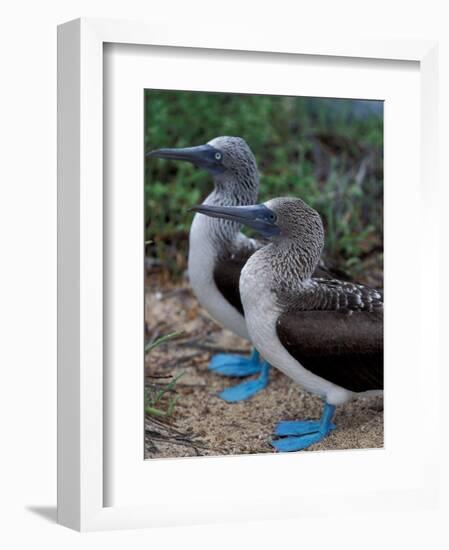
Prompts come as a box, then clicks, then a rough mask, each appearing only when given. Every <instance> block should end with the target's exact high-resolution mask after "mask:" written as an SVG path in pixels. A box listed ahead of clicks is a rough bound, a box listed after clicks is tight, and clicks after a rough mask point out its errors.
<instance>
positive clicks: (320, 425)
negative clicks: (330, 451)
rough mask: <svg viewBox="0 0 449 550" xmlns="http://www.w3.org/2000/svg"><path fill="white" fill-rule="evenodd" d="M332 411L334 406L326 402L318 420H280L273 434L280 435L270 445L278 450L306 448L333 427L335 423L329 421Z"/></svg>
mask: <svg viewBox="0 0 449 550" xmlns="http://www.w3.org/2000/svg"><path fill="white" fill-rule="evenodd" d="M334 412H335V406H334V405H329V404H328V403H326V405H325V407H324V411H323V414H322V416H321V419H320V420H302V421H294V420H287V421H284V422H280V423H279V424H278V425H277V427H276V430H275V435H277V436H281V437H280V439H275V440H273V441H271V445H273V447H274V448H275V449H276V450H277V451H280V452H292V451H301V450H302V449H307V447H310V445H313V444H314V443H318V442H319V441H321V440H322V439H324V438H325V437H326V436H327V435H329V433H330V432H331V431H332V430H334V429H335V424H333V423H332V422H331V420H332V417H333V415H334ZM282 436H285V437H282Z"/></svg>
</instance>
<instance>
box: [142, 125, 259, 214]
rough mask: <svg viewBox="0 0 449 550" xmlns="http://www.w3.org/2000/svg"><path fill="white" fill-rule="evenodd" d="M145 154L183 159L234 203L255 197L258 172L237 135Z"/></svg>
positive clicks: (243, 142)
mask: <svg viewBox="0 0 449 550" xmlns="http://www.w3.org/2000/svg"><path fill="white" fill-rule="evenodd" d="M147 156H148V157H157V158H164V159H171V160H181V161H187V162H191V163H192V164H194V165H195V166H196V167H198V168H201V169H203V170H206V171H208V172H209V173H210V174H212V175H213V176H214V183H215V187H216V188H217V189H218V190H220V191H222V192H223V191H224V194H229V195H230V196H232V197H233V200H232V202H231V204H232V203H234V204H251V202H254V201H255V200H256V199H257V193H258V190H259V172H258V169H257V163H256V159H255V158H254V155H253V153H252V151H251V149H250V148H249V146H248V144H247V143H246V141H245V140H244V139H242V138H240V137H233V136H220V137H216V138H214V139H212V140H210V141H209V142H208V143H206V144H205V145H198V146H195V147H183V148H180V149H157V150H155V151H150V152H149V153H147Z"/></svg>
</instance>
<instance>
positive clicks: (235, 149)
mask: <svg viewBox="0 0 449 550" xmlns="http://www.w3.org/2000/svg"><path fill="white" fill-rule="evenodd" d="M147 156H149V157H158V158H164V159H172V160H181V161H188V162H191V163H193V164H194V165H195V166H196V167H198V168H202V169H204V170H207V171H208V172H209V173H210V174H211V175H212V176H213V181H214V190H213V191H212V193H211V194H210V195H209V196H208V197H207V198H206V199H205V201H204V203H203V204H204V205H209V206H239V205H250V204H254V203H255V202H256V200H257V195H258V192H259V172H258V169H257V164H256V159H255V158H254V155H253V153H252V151H251V149H250V148H249V146H248V145H247V143H246V142H245V140H243V139H242V138H239V137H230V136H221V137H217V138H215V139H212V140H211V141H209V142H208V143H206V144H205V145H199V146H196V147H186V148H176V149H157V150H155V151H151V152H149V153H147ZM240 229H241V224H239V223H236V222H234V221H228V220H222V219H211V218H207V217H205V216H195V217H194V219H193V222H192V225H191V228H190V234H189V256H188V274H189V280H190V284H191V286H192V288H193V291H194V293H195V295H196V297H197V299H198V301H199V302H200V304H201V305H202V306H203V307H204V309H206V311H207V312H208V313H209V314H210V315H211V316H212V317H213V318H214V319H215V320H216V321H218V322H219V323H220V324H221V325H222V326H224V327H225V328H227V329H229V330H231V331H232V332H234V333H235V334H237V335H238V336H240V337H242V338H244V339H246V340H249V335H248V331H247V329H246V323H245V319H244V315H243V306H242V302H241V300H240V294H239V285H238V282H239V277H240V272H241V270H242V267H243V266H244V265H245V263H246V261H247V259H248V258H249V257H250V256H251V254H253V252H255V251H256V250H257V249H258V248H260V247H261V246H262V243H260V242H258V241H256V240H254V239H250V238H248V237H246V236H245V235H243V234H242V233H241V232H240ZM209 368H210V369H211V370H213V371H214V372H217V373H218V374H221V375H223V376H236V377H245V376H250V375H254V374H259V377H258V378H257V379H255V380H250V381H246V382H243V383H241V384H238V385H237V386H234V387H231V388H227V389H225V390H223V391H222V392H221V393H220V394H219V395H220V397H221V398H222V399H224V400H226V401H229V402H234V401H240V400H243V399H248V398H249V397H251V396H253V395H255V394H256V393H257V392H258V391H260V390H261V389H263V388H264V387H266V385H267V384H268V378H269V368H270V367H269V364H268V363H267V362H266V361H264V360H262V359H261V358H260V356H259V353H258V352H257V350H256V349H253V351H252V353H251V356H250V357H249V358H246V357H242V356H238V355H228V354H218V355H215V356H213V357H212V360H211V362H210V364H209Z"/></svg>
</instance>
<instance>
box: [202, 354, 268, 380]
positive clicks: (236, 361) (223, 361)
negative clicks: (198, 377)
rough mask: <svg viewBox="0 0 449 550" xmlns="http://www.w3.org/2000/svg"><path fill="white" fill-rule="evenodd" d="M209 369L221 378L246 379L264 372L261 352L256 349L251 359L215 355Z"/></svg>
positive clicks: (239, 356)
mask: <svg viewBox="0 0 449 550" xmlns="http://www.w3.org/2000/svg"><path fill="white" fill-rule="evenodd" d="M209 369H210V370H212V371H214V372H215V373H217V374H221V376H237V377H242V378H243V377H245V376H251V375H252V374H259V373H260V372H261V370H262V363H261V361H260V356H259V352H258V351H257V350H256V349H255V348H254V349H253V351H252V353H251V355H250V357H243V356H242V355H227V354H225V353H220V354H218V355H214V356H213V357H212V359H211V361H210V363H209Z"/></svg>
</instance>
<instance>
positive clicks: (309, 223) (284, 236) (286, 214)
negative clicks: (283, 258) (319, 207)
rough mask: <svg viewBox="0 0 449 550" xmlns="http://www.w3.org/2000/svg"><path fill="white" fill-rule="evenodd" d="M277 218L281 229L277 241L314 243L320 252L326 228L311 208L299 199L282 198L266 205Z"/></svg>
mask: <svg viewBox="0 0 449 550" xmlns="http://www.w3.org/2000/svg"><path fill="white" fill-rule="evenodd" d="M264 205H265V207H266V208H268V210H270V211H271V212H273V213H274V214H275V216H276V221H275V225H276V226H277V227H278V228H279V233H278V235H277V240H279V241H282V240H289V241H295V242H297V243H302V242H305V241H313V242H314V244H316V246H317V247H319V248H320V251H321V249H322V247H323V245H324V228H323V222H322V220H321V217H320V215H319V214H318V212H317V211H316V210H314V209H313V208H312V207H311V206H309V205H308V204H306V203H305V202H304V201H303V200H301V199H298V198H293V197H292V198H290V197H282V198H276V199H271V200H269V201H267V202H266V203H264Z"/></svg>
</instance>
